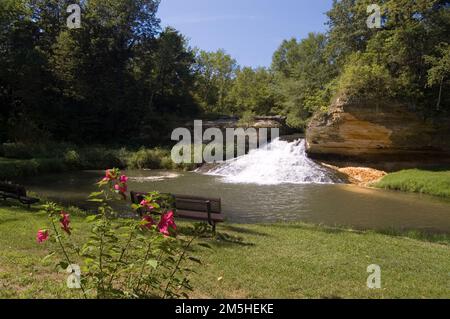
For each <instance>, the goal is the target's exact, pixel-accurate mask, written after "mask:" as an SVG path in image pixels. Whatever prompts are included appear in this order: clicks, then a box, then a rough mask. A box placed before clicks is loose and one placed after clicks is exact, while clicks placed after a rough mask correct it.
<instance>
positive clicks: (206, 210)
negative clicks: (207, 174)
mask: <svg viewBox="0 0 450 319" xmlns="http://www.w3.org/2000/svg"><path fill="white" fill-rule="evenodd" d="M146 195H147V193H142V192H131V201H132V202H133V203H134V204H140V203H141V201H142V200H143V199H144V197H145V196H146ZM172 196H173V197H174V199H175V208H176V213H175V216H176V217H179V218H183V219H193V220H199V221H207V222H208V224H209V225H211V227H212V229H213V231H214V232H215V231H216V224H218V223H223V222H224V221H225V216H224V215H223V214H222V202H221V199H220V198H205V197H197V196H187V195H173V194H172ZM143 213H144V212H142V211H139V214H140V215H141V216H142V214H143Z"/></svg>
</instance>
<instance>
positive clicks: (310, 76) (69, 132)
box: [0, 0, 450, 145]
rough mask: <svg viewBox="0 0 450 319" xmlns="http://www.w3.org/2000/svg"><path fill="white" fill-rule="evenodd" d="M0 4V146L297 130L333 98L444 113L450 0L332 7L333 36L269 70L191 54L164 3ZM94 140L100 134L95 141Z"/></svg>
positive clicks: (287, 46) (318, 36) (291, 44)
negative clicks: (221, 121)
mask: <svg viewBox="0 0 450 319" xmlns="http://www.w3.org/2000/svg"><path fill="white" fill-rule="evenodd" d="M73 2H74V1H73V0H2V1H0V142H6V141H12V142H14V141H21V142H35V141H36V140H43V139H53V140H58V141H70V142H75V143H111V142H119V143H128V144H130V143H131V144H136V145H142V144H159V143H164V142H165V141H167V139H168V137H169V136H170V134H169V133H170V131H171V129H172V128H173V126H174V125H178V124H179V123H181V122H183V121H184V122H186V121H187V120H189V119H193V118H196V117H200V116H218V115H235V116H243V115H245V117H248V116H249V115H285V116H287V118H288V124H289V125H291V126H293V127H297V128H300V129H301V128H304V127H305V125H306V123H307V121H308V119H309V118H310V117H311V116H312V114H314V113H315V112H322V111H324V110H326V109H327V107H328V106H329V105H330V104H331V103H332V101H333V99H334V98H336V97H337V96H342V95H345V96H348V97H350V98H352V97H355V98H363V99H375V100H378V101H387V100H395V101H400V102H403V103H405V104H407V105H409V106H410V107H411V109H415V110H417V111H418V112H422V113H423V114H424V115H425V116H435V117H439V116H440V115H442V114H448V113H450V105H449V104H450V96H449V94H448V92H449V91H450V90H449V88H450V87H449V86H450V80H449V72H450V62H449V58H450V51H449V35H450V10H449V9H450V1H449V0H417V1H409V0H380V1H378V5H379V6H380V8H381V15H382V26H381V28H374V29H372V28H369V27H368V26H367V24H366V21H367V18H368V16H369V14H368V13H367V7H368V5H370V4H372V2H373V1H371V0H358V1H356V0H339V1H338V0H334V1H333V6H332V9H331V10H330V11H329V12H328V13H327V16H328V30H327V32H325V33H323V34H322V33H310V34H309V35H308V36H307V37H306V38H304V39H288V40H285V41H283V42H282V43H281V44H280V46H279V48H278V49H277V50H276V51H275V52H274V55H273V61H272V65H271V66H270V67H269V68H256V69H253V68H250V67H245V66H244V67H241V66H239V65H238V63H237V61H236V60H235V59H234V58H233V57H232V56H230V55H229V54H227V53H226V52H225V51H224V50H218V51H216V52H206V51H203V50H201V49H197V48H191V47H190V46H189V43H188V41H187V40H186V38H185V37H184V36H183V35H182V34H181V33H180V32H179V31H177V30H175V29H173V28H170V27H168V28H165V29H162V28H161V26H160V20H159V19H158V18H157V10H158V5H159V0H80V1H79V2H78V3H79V4H80V6H81V8H82V25H81V28H79V29H69V28H68V27H67V25H66V19H67V16H68V14H67V12H66V9H67V7H68V5H69V4H72V3H73ZM100 131H101V133H100Z"/></svg>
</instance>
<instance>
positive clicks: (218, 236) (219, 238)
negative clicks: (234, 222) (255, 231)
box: [178, 223, 254, 247]
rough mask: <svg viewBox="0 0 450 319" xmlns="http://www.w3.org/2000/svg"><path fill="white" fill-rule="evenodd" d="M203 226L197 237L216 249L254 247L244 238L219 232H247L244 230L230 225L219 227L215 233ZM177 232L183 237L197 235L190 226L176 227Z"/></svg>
mask: <svg viewBox="0 0 450 319" xmlns="http://www.w3.org/2000/svg"><path fill="white" fill-rule="evenodd" d="M202 225H203V230H202V232H201V234H200V236H199V239H200V240H204V241H207V242H208V243H209V244H212V245H214V246H216V247H224V246H230V245H239V246H254V244H253V243H248V242H245V240H244V238H243V237H242V236H239V235H234V234H229V233H227V232H223V231H221V230H222V229H223V228H225V229H226V230H233V231H234V232H236V230H237V229H239V230H242V231H244V230H247V229H245V228H238V227H234V226H231V225H227V226H224V225H221V226H220V228H221V230H220V231H219V230H217V231H216V232H215V233H214V232H213V231H212V229H211V228H210V227H209V226H208V225H207V224H206V223H205V224H202ZM178 232H179V234H182V235H185V236H195V235H198V233H195V232H194V229H193V228H192V227H190V226H184V225H181V226H178Z"/></svg>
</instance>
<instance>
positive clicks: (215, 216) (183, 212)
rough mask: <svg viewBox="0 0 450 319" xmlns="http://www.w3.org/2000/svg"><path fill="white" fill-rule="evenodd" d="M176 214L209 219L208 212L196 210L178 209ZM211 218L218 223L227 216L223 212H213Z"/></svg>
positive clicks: (181, 216)
mask: <svg viewBox="0 0 450 319" xmlns="http://www.w3.org/2000/svg"><path fill="white" fill-rule="evenodd" d="M176 216H177V217H179V218H188V219H197V220H208V213H203V212H194V211H189V210H177V213H176ZM211 220H212V221H214V222H216V223H222V222H224V221H225V216H224V215H222V214H211Z"/></svg>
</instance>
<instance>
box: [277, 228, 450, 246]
mask: <svg viewBox="0 0 450 319" xmlns="http://www.w3.org/2000/svg"><path fill="white" fill-rule="evenodd" d="M268 226H270V227H274V228H289V229H304V230H308V231H317V232H322V233H327V234H340V233H351V234H357V235H367V234H380V235H385V236H390V237H398V238H401V237H403V238H409V239H414V240H418V241H423V242H429V243H436V244H443V245H450V234H449V233H446V232H442V231H441V232H438V231H434V230H427V231H425V230H417V229H375V230H374V229H365V230H355V229H350V228H346V227H345V226H326V225H315V224H306V223H305V224H289V223H286V224H271V225H268Z"/></svg>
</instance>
